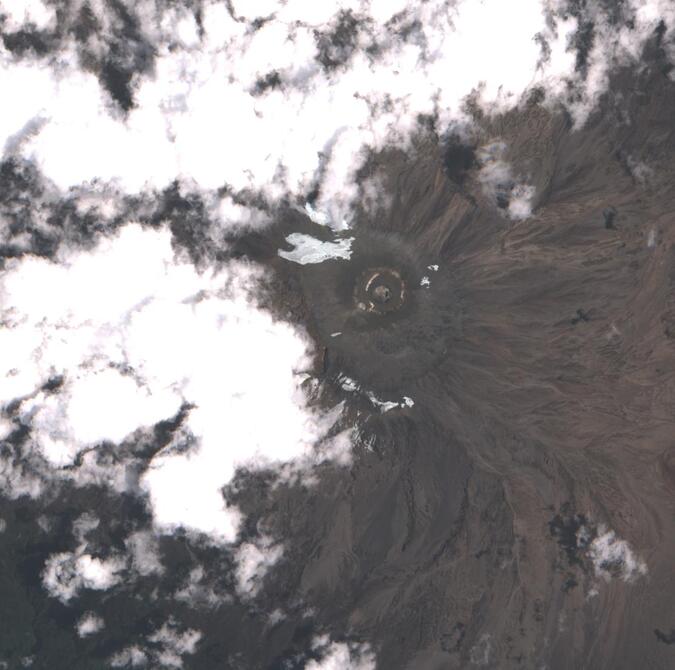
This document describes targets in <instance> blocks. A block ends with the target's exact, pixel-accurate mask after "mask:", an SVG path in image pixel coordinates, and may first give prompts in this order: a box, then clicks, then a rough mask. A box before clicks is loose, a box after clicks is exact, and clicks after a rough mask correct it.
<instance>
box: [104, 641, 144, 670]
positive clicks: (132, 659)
mask: <svg viewBox="0 0 675 670" xmlns="http://www.w3.org/2000/svg"><path fill="white" fill-rule="evenodd" d="M147 662H148V655H147V654H146V653H145V652H144V651H143V650H142V649H141V648H140V647H138V646H137V645H133V646H131V647H126V648H124V649H122V651H119V652H117V653H116V654H115V655H114V656H113V657H112V658H111V659H110V665H111V666H112V667H113V668H141V667H143V666H145V665H146V664H147Z"/></svg>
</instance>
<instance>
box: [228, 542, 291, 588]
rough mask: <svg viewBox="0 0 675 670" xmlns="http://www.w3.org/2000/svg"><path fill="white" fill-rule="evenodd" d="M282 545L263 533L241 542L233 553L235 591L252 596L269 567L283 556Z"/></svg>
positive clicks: (260, 584) (259, 586)
mask: <svg viewBox="0 0 675 670" xmlns="http://www.w3.org/2000/svg"><path fill="white" fill-rule="evenodd" d="M283 553H284V552H283V547H282V546H281V545H280V544H275V543H274V542H273V541H272V539H271V538H269V537H267V536H265V535H263V536H260V537H258V538H256V539H255V541H253V542H242V544H240V545H239V547H238V548H237V550H236V552H235V554H234V560H235V563H236V571H235V575H236V585H237V592H238V593H239V595H241V596H243V597H249V598H250V597H254V596H255V595H256V594H257V593H258V591H259V590H260V588H261V586H262V580H263V579H264V577H265V575H266V574H267V573H268V571H269V570H270V568H271V567H272V566H273V565H274V564H275V563H277V562H278V561H279V559H280V558H281V557H282V556H283Z"/></svg>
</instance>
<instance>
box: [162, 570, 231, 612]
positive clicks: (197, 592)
mask: <svg viewBox="0 0 675 670" xmlns="http://www.w3.org/2000/svg"><path fill="white" fill-rule="evenodd" d="M174 597H175V598H176V600H178V601H180V602H184V603H187V604H188V605H190V606H191V607H208V608H217V607H219V606H220V605H222V604H223V603H226V602H230V601H231V600H232V597H231V596H230V595H229V594H227V593H218V592H216V589H215V587H214V585H212V584H209V583H208V581H207V578H206V574H205V571H204V568H203V567H202V566H197V567H196V568H194V569H193V570H191V571H190V574H189V576H188V578H187V581H186V582H185V583H184V585H183V586H182V587H181V588H180V589H179V590H178V591H176V593H175V595H174Z"/></svg>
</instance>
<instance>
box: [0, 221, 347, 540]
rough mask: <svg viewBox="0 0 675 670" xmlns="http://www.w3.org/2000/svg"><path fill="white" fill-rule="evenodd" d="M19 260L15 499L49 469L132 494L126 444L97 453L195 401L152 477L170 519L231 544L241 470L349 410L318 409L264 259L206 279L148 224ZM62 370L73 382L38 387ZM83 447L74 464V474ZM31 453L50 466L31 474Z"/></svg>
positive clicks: (153, 492) (155, 498)
mask: <svg viewBox="0 0 675 670" xmlns="http://www.w3.org/2000/svg"><path fill="white" fill-rule="evenodd" d="M9 266H10V267H9V268H8V270H7V271H6V272H5V274H4V275H2V276H1V277H0V295H1V296H2V298H3V302H2V310H1V316H2V319H3V324H4V327H3V328H0V346H2V348H3V351H5V352H8V354H9V355H7V356H6V357H4V358H3V361H4V362H5V364H4V366H2V363H0V366H1V367H0V403H2V404H6V403H9V402H11V401H12V400H14V399H15V398H17V397H19V398H21V397H24V398H25V399H24V401H23V402H22V403H21V406H20V414H21V419H22V421H23V422H24V423H26V424H27V425H30V426H31V429H32V433H31V435H32V441H31V443H30V445H29V447H28V451H27V452H25V453H23V454H17V455H16V458H15V460H13V461H10V460H7V459H5V460H3V461H2V462H1V465H2V470H1V471H0V474H2V475H3V481H2V483H3V486H4V488H5V489H7V490H12V491H13V492H14V493H15V494H18V493H26V492H28V493H32V494H37V493H39V491H40V488H41V484H40V482H41V479H40V477H42V479H45V478H47V479H48V478H49V476H50V473H52V474H53V473H56V474H53V476H57V477H61V478H72V479H74V480H75V482H76V483H80V484H85V483H100V484H108V485H111V486H112V487H113V488H115V490H118V491H119V490H126V489H127V487H128V486H129V485H130V480H129V476H130V475H129V472H128V471H127V466H126V465H125V462H124V458H123V452H121V454H120V457H119V458H117V459H115V458H113V457H111V456H110V455H108V456H103V455H101V453H100V452H99V451H98V450H97V449H96V447H97V446H98V445H100V443H101V442H104V441H106V442H111V443H114V444H119V443H120V442H122V441H123V440H125V439H127V438H129V437H130V436H131V435H132V434H133V433H134V432H135V431H137V430H143V429H146V428H148V427H151V426H153V425H154V424H155V423H157V422H158V421H160V420H163V419H170V418H172V417H173V416H175V415H176V413H177V412H178V410H179V409H180V408H181V407H182V406H183V405H184V404H186V403H187V404H190V405H191V406H192V409H190V411H189V413H188V416H187V418H186V420H185V422H184V424H183V426H182V430H181V431H179V432H178V433H177V435H176V437H175V440H174V442H173V443H172V445H170V448H168V449H165V450H163V451H162V452H160V453H158V454H157V455H156V456H155V457H154V458H153V459H152V462H151V463H150V467H149V469H148V471H147V472H146V473H145V475H144V476H143V478H142V482H141V483H142V487H143V490H144V491H145V492H146V493H147V496H148V499H149V502H150V504H151V507H152V511H153V515H154V518H155V522H156V525H157V527H158V528H159V529H161V530H165V531H171V530H173V529H175V528H177V527H184V528H186V529H188V530H191V531H196V532H200V533H206V534H208V535H210V536H211V537H212V538H213V539H214V540H216V541H233V540H234V539H235V537H236V534H237V531H238V527H239V523H240V514H239V512H238V510H236V509H235V508H233V507H229V506H228V505H227V504H226V503H225V501H224V499H223V496H222V493H221V489H222V488H223V486H225V485H226V484H227V483H228V482H229V481H230V480H231V478H232V477H233V475H234V472H235V470H236V468H237V467H248V468H253V469H255V468H267V467H278V466H279V465H281V464H283V463H287V462H293V461H308V459H309V460H311V458H313V455H314V454H315V445H316V444H317V443H318V442H320V441H321V440H322V439H323V438H324V436H325V434H326V432H327V431H328V430H329V429H330V428H331V426H332V425H333V424H334V423H335V421H336V420H337V419H338V418H339V410H337V411H334V412H330V413H327V414H320V413H317V412H315V411H313V410H311V409H310V408H309V406H308V400H307V398H306V396H305V394H304V392H303V390H302V389H301V387H300V383H301V381H302V377H301V376H300V374H299V373H301V372H302V371H303V370H304V369H306V368H308V367H309V366H310V364H311V359H310V354H311V344H310V342H309V340H308V338H307V336H306V335H305V334H304V333H302V332H300V331H299V330H297V329H296V328H294V327H293V326H291V325H289V324H286V323H282V322H278V321H275V320H274V319H273V318H272V316H271V315H270V314H269V313H268V312H265V311H262V310H260V309H259V308H258V307H257V306H256V304H255V302H254V300H253V298H252V295H251V291H252V290H254V289H255V287H256V285H257V282H258V280H259V279H260V278H262V273H261V270H260V269H259V268H256V267H254V266H252V265H249V264H246V263H241V262H237V263H234V262H233V263H230V264H228V265H227V266H226V267H224V268H223V269H221V270H220V271H218V272H215V271H204V272H201V273H200V272H198V271H197V270H196V269H195V267H194V266H193V265H192V264H190V263H189V262H187V261H181V260H179V259H177V258H175V256H174V252H173V250H172V248H171V241H170V233H169V232H168V230H166V229H161V230H154V231H151V230H148V229H143V228H141V227H140V226H138V225H127V226H125V227H123V228H122V229H121V230H120V231H119V233H118V234H116V235H115V236H114V237H112V238H110V239H103V240H101V242H100V243H99V244H98V246H97V247H96V248H95V249H94V250H93V251H91V252H84V251H68V250H63V251H62V252H61V256H60V258H59V262H58V263H55V262H51V261H47V260H44V259H38V258H33V257H27V258H25V259H23V260H17V261H15V262H12V263H10V264H9ZM55 376H61V377H63V380H64V381H63V384H62V385H61V387H59V388H58V389H56V390H53V391H51V392H43V391H37V392H36V389H39V388H40V387H41V386H42V385H43V384H44V383H45V382H46V381H47V380H48V379H50V378H53V377H55ZM261 411H264V412H265V413H266V417H267V419H266V421H264V422H261V421H260V420H259V417H260V412H261ZM186 445H189V446H188V447H186ZM325 446H326V449H330V448H332V445H331V444H330V443H328V442H327V443H326V445H325ZM84 450H88V452H87V453H86V454H84V455H83V456H82V463H81V464H80V465H79V466H78V467H76V468H72V469H69V470H67V471H66V470H63V469H62V468H63V467H64V466H67V465H72V464H73V462H74V460H75V458H76V456H77V455H78V454H81V453H82V452H83V451H84ZM107 453H109V452H107ZM28 457H30V458H28ZM40 459H42V460H41V461H40ZM34 462H35V463H37V465H36V467H37V468H38V472H39V473H40V474H39V476H38V475H33V474H30V472H29V473H24V470H23V469H22V468H24V467H25V463H34ZM40 463H42V464H43V465H42V466H39V464H40ZM38 466H39V467H38ZM40 467H41V468H42V469H41V470H40ZM31 476H32V477H34V479H30V477H31ZM22 477H23V478H22ZM179 490H180V491H181V495H176V491H179Z"/></svg>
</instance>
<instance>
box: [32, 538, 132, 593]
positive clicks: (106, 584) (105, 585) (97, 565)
mask: <svg viewBox="0 0 675 670" xmlns="http://www.w3.org/2000/svg"><path fill="white" fill-rule="evenodd" d="M124 568H125V561H124V559H122V558H119V557H112V558H109V559H100V558H96V557H94V556H91V555H90V554H85V553H82V549H79V550H78V551H75V552H62V553H59V554H52V555H51V556H50V557H49V558H48V559H47V562H46V564H45V568H44V571H43V573H42V584H43V586H44V587H45V588H46V589H47V592H48V593H49V595H50V596H52V597H54V598H58V599H59V600H61V602H64V603H67V602H68V601H69V600H71V599H72V598H74V597H75V596H77V595H78V594H79V592H80V590H81V589H83V588H86V589H94V590H97V591H105V590H107V589H109V588H111V587H113V586H115V585H116V584H118V583H119V582H120V581H121V578H122V577H121V575H120V574H119V573H120V572H121V571H122V570H123V569H124Z"/></svg>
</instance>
